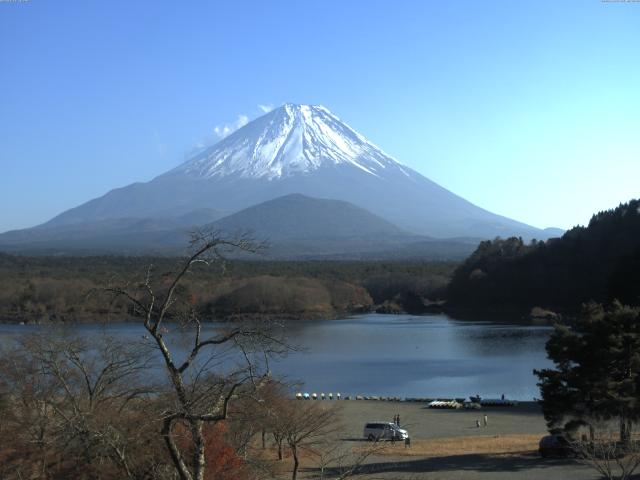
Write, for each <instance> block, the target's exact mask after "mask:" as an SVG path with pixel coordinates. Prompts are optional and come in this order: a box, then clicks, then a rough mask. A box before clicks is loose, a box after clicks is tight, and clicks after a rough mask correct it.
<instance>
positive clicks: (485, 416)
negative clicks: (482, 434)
mask: <svg viewBox="0 0 640 480" xmlns="http://www.w3.org/2000/svg"><path fill="white" fill-rule="evenodd" d="M488 424H489V418H488V417H487V414H486V413H485V414H484V426H485V427H486V426H487V425H488Z"/></svg>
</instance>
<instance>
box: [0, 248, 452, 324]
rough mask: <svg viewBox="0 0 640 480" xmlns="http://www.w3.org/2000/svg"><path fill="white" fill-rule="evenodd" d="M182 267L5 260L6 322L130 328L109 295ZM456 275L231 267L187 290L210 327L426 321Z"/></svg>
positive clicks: (193, 281)
mask: <svg viewBox="0 0 640 480" xmlns="http://www.w3.org/2000/svg"><path fill="white" fill-rule="evenodd" d="M180 261H181V260H180V259H178V258H164V257H161V258H151V257H124V256H123V257H114V256H100V257H26V256H13V255H4V254H0V320H2V321H5V322H7V321H8V322H43V321H82V322H84V321H103V320H109V321H121V320H126V319H128V318H131V315H130V313H131V312H130V311H129V309H128V307H127V305H126V304H123V303H122V302H120V301H114V302H112V301H111V300H110V298H109V296H108V295H107V294H106V293H105V292H104V289H105V288H106V287H108V286H109V285H111V284H114V283H122V282H135V281H139V280H140V279H142V278H143V277H144V275H146V273H147V269H148V268H149V266H150V265H151V266H153V267H152V268H153V271H154V272H156V273H159V274H163V275H165V276H166V275H169V274H170V273H171V272H174V271H175V269H176V268H177V266H178V265H179V263H180ZM455 267H456V264H454V263H448V262H415V261H414V262H409V261H406V262H403V261H397V262H373V261H372V262H347V261H305V262H302V261H290V262H285V261H283V262H271V261H269V262H265V261H228V262H225V263H224V264H214V265H211V266H210V267H208V268H200V269H197V270H195V271H194V272H193V273H192V274H191V275H190V276H189V277H188V278H187V279H186V280H185V282H184V285H183V288H184V289H186V291H187V293H188V294H189V295H190V298H191V299H192V300H193V302H194V304H197V305H198V306H200V308H202V313H203V315H204V316H205V317H206V318H210V319H229V318H233V317H236V316H251V315H278V316H284V317H291V318H306V317H309V318H313V317H319V316H322V317H331V316H338V315H345V314H349V313H355V312H362V311H371V310H378V311H383V312H401V311H410V312H416V313H419V312H423V311H425V310H426V309H427V308H429V305H430V304H431V303H432V302H434V301H438V300H441V299H442V298H443V296H444V291H445V288H446V285H447V283H448V282H449V280H450V278H451V275H452V273H453V270H454V269H455Z"/></svg>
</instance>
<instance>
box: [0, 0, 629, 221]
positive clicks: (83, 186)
mask: <svg viewBox="0 0 640 480" xmlns="http://www.w3.org/2000/svg"><path fill="white" fill-rule="evenodd" d="M0 72H2V73H1V74H0V166H1V176H0V204H1V205H2V210H0V212H1V213H0V231H4V230H7V229H12V228H22V227H27V226H32V225H35V224H37V223H40V222H43V221H46V220H48V219H49V218H51V217H52V216H54V215H56V214H57V213H60V212H61V211H63V210H65V209H67V208H71V207H73V206H76V205H78V204H80V203H83V202H85V201H87V200H89V199H91V198H94V197H96V196H99V195H102V194H104V193H106V192H107V191H108V190H110V189H112V188H116V187H119V186H124V185H126V184H129V183H132V182H136V181H147V180H150V179H151V178H153V177H154V176H156V175H158V174H160V173H162V172H164V171H166V170H167V169H169V168H172V167H174V166H175V165H177V164H178V163H180V162H182V161H183V160H184V159H185V156H186V155H187V154H188V152H189V151H190V150H191V149H192V148H193V147H194V146H195V145H197V144H198V143H200V142H203V141H212V140H213V139H214V138H215V134H214V129H215V128H216V127H219V128H223V127H224V125H229V126H232V125H233V124H234V123H236V122H238V119H239V118H240V116H246V117H248V118H249V119H253V118H255V117H257V116H258V115H260V114H261V110H260V108H259V105H271V106H277V105H279V104H281V103H284V102H295V103H312V104H322V105H325V106H326V107H328V108H329V109H331V110H332V111H333V112H334V113H335V114H336V115H338V116H339V117H340V118H341V119H343V120H344V121H346V122H347V123H348V124H350V125H351V126H352V127H354V128H355V129H356V130H358V131H360V132H361V133H362V134H364V135H365V136H366V137H367V138H369V139H370V140H371V141H373V142H374V143H376V144H377V145H379V146H380V147H382V148H383V149H384V150H385V151H386V152H387V153H389V154H391V155H393V156H394V157H396V158H397V159H399V160H400V161H402V162H403V163H405V164H407V165H409V166H410V167H412V168H414V169H415V170H417V171H419V172H420V173H422V174H423V175H425V176H427V177H428V178H430V179H432V180H434V181H436V182H438V183H440V184H441V185H442V186H444V187H446V188H448V189H450V190H452V191H453V192H455V193H457V194H459V195H461V196H463V197H465V198H467V199H468V200H470V201H472V202H474V203H476V204H477V205H479V206H482V207H484V208H486V209H488V210H491V211H494V212H496V213H499V214H503V215H506V216H509V217H512V218H515V219H517V220H520V221H524V222H527V223H530V224H532V225H535V226H538V227H546V226H558V227H563V228H569V227H571V226H573V225H575V224H582V223H585V222H587V221H588V219H589V218H590V216H591V214H592V213H594V212H595V211H598V210H602V209H606V208H611V207H614V206H616V205H617V204H618V203H620V202H622V201H626V200H628V199H630V198H632V197H638V196H640V3H631V2H615V1H604V2H601V1H599V0H583V1H576V2H573V1H562V2H558V1H541V0H537V1H530V2H527V1H521V2H513V1H480V2H475V1H473V2H472V1H469V2H465V1H458V2H436V1H431V2H428V1H417V0H416V1H414V2H410V1H393V2H391V1H388V2H382V1H370V0H368V1H350V2H345V1H313V0H305V1H290V2H288V1H257V0H256V1H254V2H247V1H234V2H195V1H193V2H176V1H172V2H168V1H167V2H164V1H154V2H152V1H135V2H132V1H119V0H115V1H109V2H97V1H95V2H94V1H78V2H74V1H64V2H62V1H54V0H47V1H46V0H29V1H22V2H20V1H14V2H6V1H5V2H0Z"/></svg>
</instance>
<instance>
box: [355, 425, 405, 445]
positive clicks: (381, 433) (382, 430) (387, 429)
mask: <svg viewBox="0 0 640 480" xmlns="http://www.w3.org/2000/svg"><path fill="white" fill-rule="evenodd" d="M363 436H364V438H366V439H367V440H370V441H374V440H406V439H407V438H409V432H407V431H406V430H405V429H403V428H400V427H399V426H397V425H396V424H395V423H392V422H370V423H367V424H365V426H364V433H363Z"/></svg>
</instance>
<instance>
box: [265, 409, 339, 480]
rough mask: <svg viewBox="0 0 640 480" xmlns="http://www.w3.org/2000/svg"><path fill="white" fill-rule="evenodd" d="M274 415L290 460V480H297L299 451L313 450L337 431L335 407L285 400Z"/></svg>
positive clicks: (337, 418)
mask: <svg viewBox="0 0 640 480" xmlns="http://www.w3.org/2000/svg"><path fill="white" fill-rule="evenodd" d="M277 414H278V416H279V421H278V423H279V425H280V427H279V428H280V431H281V432H282V434H283V437H284V440H285V441H286V443H287V445H288V447H289V449H290V450H291V456H292V457H293V471H292V473H291V478H292V480H296V478H297V476H298V470H299V468H300V454H301V453H302V451H304V450H307V451H311V450H313V448H314V447H317V446H319V445H321V444H322V443H323V442H325V441H326V439H327V438H328V437H330V436H331V435H332V434H334V433H336V432H337V431H338V427H339V425H338V420H339V413H338V407H336V406H334V405H326V406H325V405H322V404H320V403H316V402H301V401H299V400H288V401H286V402H284V403H283V408H281V409H280V410H279V411H278V412H277Z"/></svg>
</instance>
